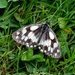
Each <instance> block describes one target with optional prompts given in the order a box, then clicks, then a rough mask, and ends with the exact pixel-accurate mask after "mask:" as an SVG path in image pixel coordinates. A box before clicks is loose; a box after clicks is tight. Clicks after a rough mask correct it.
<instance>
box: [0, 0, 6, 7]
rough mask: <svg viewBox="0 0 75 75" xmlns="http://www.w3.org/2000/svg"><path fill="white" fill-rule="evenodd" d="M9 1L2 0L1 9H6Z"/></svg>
mask: <svg viewBox="0 0 75 75" xmlns="http://www.w3.org/2000/svg"><path fill="white" fill-rule="evenodd" d="M6 6H7V0H0V8H6Z"/></svg>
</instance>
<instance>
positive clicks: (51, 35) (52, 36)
mask: <svg viewBox="0 0 75 75" xmlns="http://www.w3.org/2000/svg"><path fill="white" fill-rule="evenodd" d="M49 36H50V38H51V39H52V40H53V39H54V35H53V33H52V32H49Z"/></svg>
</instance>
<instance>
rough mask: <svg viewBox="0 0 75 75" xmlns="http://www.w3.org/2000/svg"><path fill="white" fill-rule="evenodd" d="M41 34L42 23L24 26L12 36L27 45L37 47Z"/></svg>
mask: <svg viewBox="0 0 75 75" xmlns="http://www.w3.org/2000/svg"><path fill="white" fill-rule="evenodd" d="M38 35H39V37H40V35H41V24H32V25H29V26H26V27H23V28H21V29H19V30H17V31H16V32H14V33H13V34H12V38H13V39H14V40H15V41H16V42H17V43H20V44H22V45H26V46H27V47H36V46H37V43H38V40H39V37H38Z"/></svg>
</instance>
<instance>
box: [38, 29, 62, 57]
mask: <svg viewBox="0 0 75 75" xmlns="http://www.w3.org/2000/svg"><path fill="white" fill-rule="evenodd" d="M38 46H39V49H40V51H41V52H44V53H45V54H46V55H48V56H51V57H53V58H59V57H60V55H61V53H60V47H59V43H58V40H57V38H56V35H55V33H54V32H53V31H52V29H49V30H47V31H45V33H44V34H43V35H42V37H41V40H40V42H39V44H38Z"/></svg>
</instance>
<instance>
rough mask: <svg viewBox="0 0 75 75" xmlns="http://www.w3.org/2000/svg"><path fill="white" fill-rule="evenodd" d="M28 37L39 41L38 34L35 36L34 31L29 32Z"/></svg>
mask: <svg viewBox="0 0 75 75" xmlns="http://www.w3.org/2000/svg"><path fill="white" fill-rule="evenodd" d="M28 37H29V39H31V40H32V42H37V41H38V38H36V36H34V33H33V32H30V33H29V34H28Z"/></svg>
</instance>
